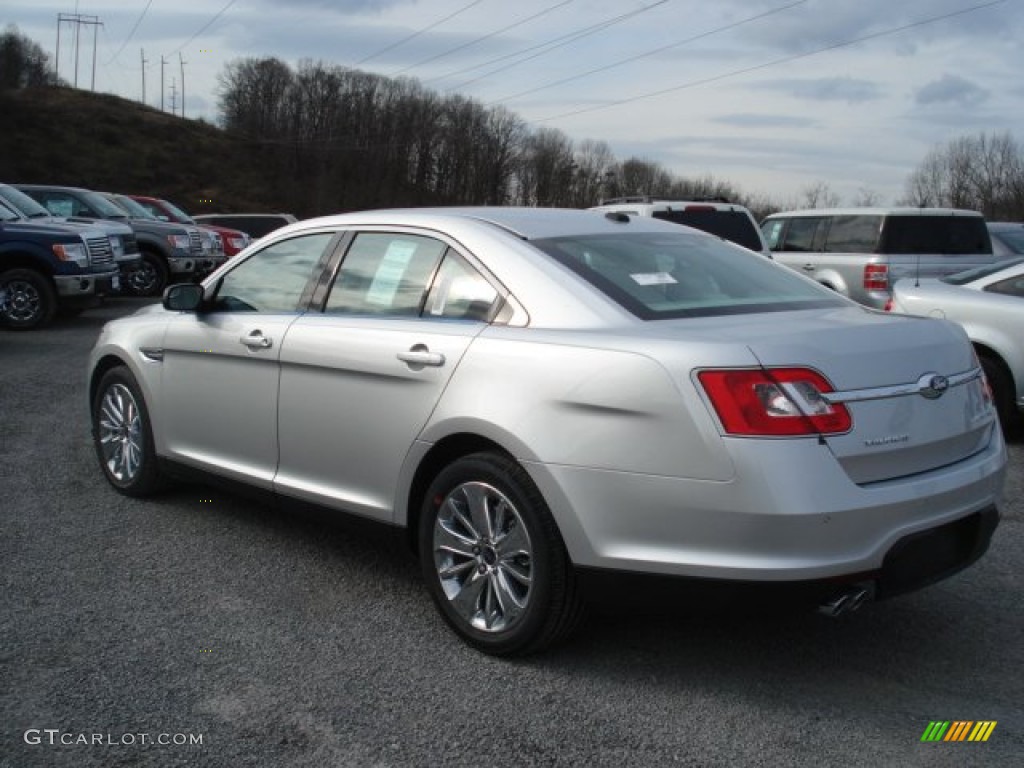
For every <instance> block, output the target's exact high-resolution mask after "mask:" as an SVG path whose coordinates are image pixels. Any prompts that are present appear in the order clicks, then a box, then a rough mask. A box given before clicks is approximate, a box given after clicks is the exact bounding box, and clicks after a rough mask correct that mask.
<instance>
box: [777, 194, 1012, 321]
mask: <svg viewBox="0 0 1024 768" xmlns="http://www.w3.org/2000/svg"><path fill="white" fill-rule="evenodd" d="M761 230H762V232H764V237H765V240H766V241H767V243H768V247H769V248H770V249H771V251H772V255H773V256H774V257H775V260H776V261H778V262H779V263H780V264H784V265H786V266H787V267H790V268H792V269H795V270H797V271H798V272H802V273H803V274H805V275H807V276H808V277H812V278H814V279H815V280H817V281H818V282H819V283H821V284H822V285H825V286H828V287H829V288H831V289H832V290H834V291H836V292H838V293H841V294H843V295H844V296H849V297H850V298H851V299H854V300H855V301H858V302H860V303H861V304H865V305H867V306H869V307H874V308H876V309H882V308H883V307H884V306H885V302H886V301H888V300H889V297H890V296H891V288H892V284H893V283H894V282H896V281H897V280H899V279H900V278H901V277H939V276H941V275H951V274H953V273H955V272H961V271H963V270H965V269H971V268H972V267H977V266H982V265H984V264H991V263H992V262H994V261H996V257H995V256H994V255H993V253H992V241H991V238H990V237H989V234H988V229H986V227H985V219H984V218H983V217H982V215H981V214H980V213H978V212H977V211H966V210H959V209H950V208H826V209H815V210H807V211H786V212H783V213H774V214H772V215H771V216H768V217H767V218H765V220H764V221H763V222H762V223H761Z"/></svg>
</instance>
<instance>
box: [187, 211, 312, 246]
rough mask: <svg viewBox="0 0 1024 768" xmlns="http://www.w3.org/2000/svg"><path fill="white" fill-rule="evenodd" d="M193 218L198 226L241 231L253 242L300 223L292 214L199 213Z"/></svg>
mask: <svg viewBox="0 0 1024 768" xmlns="http://www.w3.org/2000/svg"><path fill="white" fill-rule="evenodd" d="M192 218H193V219H195V220H196V223H197V224H202V225H204V226H206V225H216V226H218V227H231V228H232V229H239V230H241V231H242V232H245V233H246V234H247V235H249V237H250V238H252V239H253V240H258V239H259V238H261V237H264V236H265V235H269V234H270V233H271V232H273V231H274V230H275V229H279V228H281V227H286V226H288V225H289V224H294V223H295V222H296V221H298V219H296V218H295V217H294V216H293V215H292V214H290V213H199V214H196V215H195V216H193V217H192Z"/></svg>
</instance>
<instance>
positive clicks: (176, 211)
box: [160, 200, 196, 224]
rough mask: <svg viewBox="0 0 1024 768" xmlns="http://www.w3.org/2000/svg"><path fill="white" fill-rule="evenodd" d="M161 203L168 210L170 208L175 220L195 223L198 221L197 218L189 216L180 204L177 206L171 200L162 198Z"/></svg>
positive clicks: (182, 222)
mask: <svg viewBox="0 0 1024 768" xmlns="http://www.w3.org/2000/svg"><path fill="white" fill-rule="evenodd" d="M160 203H161V204H162V205H163V206H164V208H166V209H167V210H169V211H170V212H171V216H172V217H173V218H174V220H175V221H177V222H179V223H181V224H195V223H196V222H195V220H194V219H193V218H192V217H191V216H189V215H188V214H187V213H185V212H184V211H183V210H181V208H179V207H178V206H176V205H175V204H174V203H172V202H170V201H169V200H161V201H160Z"/></svg>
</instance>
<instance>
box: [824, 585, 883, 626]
mask: <svg viewBox="0 0 1024 768" xmlns="http://www.w3.org/2000/svg"><path fill="white" fill-rule="evenodd" d="M874 597H875V585H874V584H873V583H872V582H864V583H861V584H851V585H850V586H849V587H847V588H846V589H844V590H843V591H842V592H839V593H838V594H836V595H833V596H832V597H830V598H829V599H827V600H825V601H824V602H822V603H821V604H820V605H819V606H818V613H820V614H822V615H824V616H828V617H829V618H833V619H834V618H836V617H838V616H842V615H843V614H844V613H851V612H852V611H856V610H857V609H858V608H860V607H861V606H862V605H864V603H866V602H868V601H870V600H873V599H874Z"/></svg>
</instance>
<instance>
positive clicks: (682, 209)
mask: <svg viewBox="0 0 1024 768" xmlns="http://www.w3.org/2000/svg"><path fill="white" fill-rule="evenodd" d="M590 210H592V211H604V212H617V213H626V214H630V215H633V216H650V217H651V218H654V219H664V220H665V221H671V222H672V223H673V224H685V225H686V226H688V227H693V228H694V229H699V230H701V231H703V232H709V233H710V234H712V235H717V236H718V237H721V238H722V239H724V240H729V241H730V242H733V243H736V244H737V245H742V246H743V247H744V248H747V249H749V250H751V251H755V252H757V253H760V254H762V255H763V256H766V257H767V258H769V259H770V258H772V252H771V251H770V250H769V249H768V245H767V244H766V243H765V241H764V238H763V237H762V236H761V229H760V227H758V226H757V221H756V220H755V219H754V216H753V214H751V213H750V211H749V210H748V209H747V208H744V207H743V206H742V205H737V204H736V203H730V202H728V201H726V200H721V199H714V200H656V199H654V198H652V197H648V196H641V197H615V198H611V199H609V200H605V201H604V202H603V203H602V204H601V205H598V206H595V207H593V208H591V209H590Z"/></svg>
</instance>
